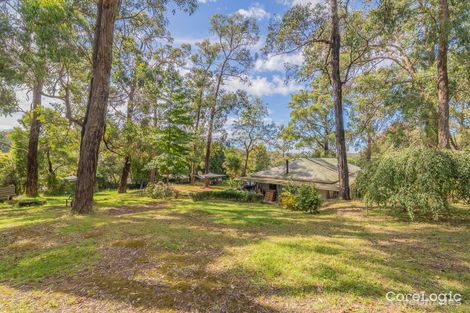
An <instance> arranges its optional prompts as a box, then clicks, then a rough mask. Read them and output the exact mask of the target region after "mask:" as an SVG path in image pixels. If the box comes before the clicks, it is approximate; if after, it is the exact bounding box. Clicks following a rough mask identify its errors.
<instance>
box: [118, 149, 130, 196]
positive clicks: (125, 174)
mask: <svg viewBox="0 0 470 313" xmlns="http://www.w3.org/2000/svg"><path fill="white" fill-rule="evenodd" d="M130 171H131V157H130V156H129V155H128V156H126V157H125V158H124V166H123V167H122V173H121V179H120V181H119V189H118V193H126V192H127V179H128V178H129V173H130Z"/></svg>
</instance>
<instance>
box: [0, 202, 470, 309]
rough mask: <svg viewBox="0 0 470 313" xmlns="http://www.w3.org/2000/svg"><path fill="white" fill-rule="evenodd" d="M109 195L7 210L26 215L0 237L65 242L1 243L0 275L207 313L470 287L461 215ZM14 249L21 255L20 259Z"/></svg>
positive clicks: (24, 284)
mask: <svg viewBox="0 0 470 313" xmlns="http://www.w3.org/2000/svg"><path fill="white" fill-rule="evenodd" d="M112 196H113V194H112V193H111V194H103V195H102V196H101V197H98V200H97V201H103V203H102V204H100V205H98V206H97V213H96V214H95V215H93V216H88V217H74V216H68V215H67V214H66V211H65V209H62V210H57V209H53V208H46V209H44V210H42V211H38V212H33V211H31V212H30V211H28V215H29V214H30V213H31V214H32V216H29V217H24V218H25V220H21V218H22V217H21V216H19V215H18V214H17V213H18V212H16V211H11V213H12V216H10V215H9V214H8V213H5V214H3V215H1V216H0V223H1V222H2V219H5V220H7V219H8V218H9V217H10V218H12V219H13V220H15V221H17V222H18V223H20V222H21V221H23V222H25V224H24V225H21V223H20V225H16V226H11V225H10V226H9V227H8V228H7V229H4V230H1V229H0V236H7V235H11V234H15V236H16V237H15V236H13V238H12V237H10V239H9V240H8V244H9V245H11V244H12V243H13V242H16V241H18V240H28V239H29V240H35V239H39V240H40V239H45V238H49V237H53V238H54V240H55V241H56V242H59V246H57V247H54V248H53V249H51V248H48V247H42V248H41V247H40V248H37V247H36V248H35V249H36V250H35V251H33V252H31V251H27V252H24V251H23V252H21V251H19V252H18V251H17V252H15V251H11V250H10V249H9V248H8V246H4V247H1V248H2V249H3V251H2V253H1V254H0V264H3V267H2V265H0V280H1V281H2V282H3V284H7V285H9V286H10V287H12V288H15V289H18V290H22V291H25V292H31V291H42V290H43V291H46V290H54V291H59V292H62V293H65V294H69V295H73V296H75V297H80V298H82V299H84V300H83V301H85V302H86V301H90V302H92V301H94V300H106V301H112V302H113V303H118V304H122V305H125V306H127V308H128V309H130V310H131V309H136V310H138V309H144V310H155V309H159V310H164V309H176V310H182V311H201V312H209V311H211V312H212V311H225V312H236V311H244V312H278V311H280V310H279V309H277V308H275V307H274V306H271V305H267V304H265V303H262V302H260V300H258V299H260V298H262V299H265V298H268V297H271V296H281V297H300V298H299V299H300V300H299V301H302V300H301V299H302V297H304V296H307V295H308V296H315V295H330V294H337V293H341V294H344V295H345V296H347V295H352V296H353V297H363V298H372V299H377V298H383V295H384V294H385V292H386V290H390V289H389V288H395V289H394V290H403V291H410V290H415V291H416V290H428V291H441V289H444V288H447V287H448V286H449V284H448V283H446V281H451V282H452V283H453V284H454V285H455V291H459V292H461V293H463V294H464V298H469V297H470V294H469V290H468V288H466V287H463V288H462V287H461V285H462V286H468V285H470V277H469V274H468V273H469V272H470V269H469V268H468V264H469V261H470V260H469V255H468V249H467V247H466V246H465V245H467V246H468V242H470V234H469V232H468V228H466V227H465V225H461V226H460V227H452V226H449V225H447V226H446V225H445V226H442V225H441V226H439V225H434V224H418V225H416V224H407V223H405V222H402V221H400V220H397V219H393V218H391V217H390V216H386V217H384V216H382V215H381V214H382V213H381V212H378V213H377V212H372V213H371V214H370V215H367V216H365V215H364V216H357V215H351V212H347V213H346V215H341V214H339V212H340V211H341V210H350V211H351V210H352V212H354V214H356V210H360V209H361V206H360V205H358V204H354V205H353V206H348V205H347V204H344V207H343V205H341V206H340V207H335V204H328V205H327V207H326V208H324V209H322V214H320V215H309V214H303V213H300V212H289V211H283V210H281V209H279V208H276V207H272V206H268V205H264V204H237V203H233V202H224V201H207V202H197V203H193V202H192V201H190V200H176V201H172V202H171V203H169V205H168V206H163V207H162V206H161V205H158V204H157V203H150V202H147V199H146V200H143V199H133V198H131V199H127V200H126V198H125V197H123V198H122V199H121V200H119V201H118V203H119V204H118V205H116V206H113V207H112V209H111V210H117V211H112V212H114V213H116V214H114V213H113V214H109V212H108V213H106V212H107V211H109V210H105V209H104V208H108V207H110V203H111V201H112V199H110V198H109V197H112ZM143 202H144V203H143ZM121 213H123V214H121ZM343 213H344V211H343ZM62 216H66V217H65V218H64V217H63V218H60V217H62ZM54 218H57V219H58V220H57V221H54ZM59 218H60V219H59ZM26 222H34V223H32V224H27V223H26ZM43 228H47V229H48V232H47V233H46V234H41V233H40V231H41V229H43ZM88 236H90V237H88ZM87 238H88V239H87ZM84 242H85V243H86V242H88V243H90V244H91V245H92V246H93V247H94V248H93V249H89V251H88V252H87V253H86V254H85V255H82V254H81V253H79V252H77V253H71V254H70V255H69V254H63V252H64V251H67V249H68V248H67V247H75V246H76V247H80V245H81V244H83V243H84ZM462 245H463V246H462ZM54 249H55V251H56V252H57V251H59V252H60V253H58V252H57V253H55V252H51V251H54ZM57 249H58V250H57ZM72 250H73V249H72ZM51 253H52V254H51ZM8 254H12V255H10V256H8ZM41 255H42V256H43V257H40V256H41ZM51 255H52V259H53V260H58V259H61V258H62V259H64V260H68V261H71V260H72V261H73V262H72V263H73V266H72V265H71V264H72V263H68V261H67V262H64V264H66V266H64V267H57V266H55V267H54V266H52V267H51V269H50V270H48V267H47V266H43V265H44V264H45V263H44V260H45V261H47V260H48V259H49V256H51ZM38 256H39V260H40V261H38V262H39V263H37V262H36V263H34V262H35V261H34V260H35V257H38ZM10 257H11V258H13V259H15V258H16V259H18V258H20V259H21V260H24V262H25V263H22V264H24V265H21V264H20V265H16V266H15V264H14V263H13V262H11V259H10ZM94 258H95V259H96V262H94V263H90V262H88V260H90V259H94ZM28 260H30V262H29V263H28ZM54 262H55V261H54ZM54 262H52V264H55V263H54ZM46 263H47V262H46ZM5 264H7V265H5ZM25 264H26V265H25ZM27 264H30V265H27ZM39 265H40V266H39ZM24 266H30V267H28V268H27V270H26V267H24ZM38 267H39V268H42V269H44V272H41V276H40V277H41V281H39V282H38V281H36V278H37V277H35V276H34V275H33V274H30V273H34V269H36V268H38ZM54 268H55V270H54ZM72 268H73V270H72ZM2 273H3V276H2ZM20 278H21V279H20ZM332 305H333V304H332ZM336 305H341V304H336ZM333 306H334V305H333ZM336 308H338V307H336ZM339 308H340V307H339ZM111 309H112V308H111Z"/></svg>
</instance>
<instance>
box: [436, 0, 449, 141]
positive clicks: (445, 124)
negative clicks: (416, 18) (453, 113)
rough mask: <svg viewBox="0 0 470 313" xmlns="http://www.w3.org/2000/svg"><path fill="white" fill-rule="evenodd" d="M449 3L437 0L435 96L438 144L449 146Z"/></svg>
mask: <svg viewBox="0 0 470 313" xmlns="http://www.w3.org/2000/svg"><path fill="white" fill-rule="evenodd" d="M449 26H450V24H449V5H448V3H447V0H439V22H438V33H439V34H438V37H439V40H438V47H439V48H438V53H437V97H438V101H439V111H438V113H439V122H438V145H439V147H441V148H448V149H449V148H450V131H449V76H448V73H447V50H448V41H449Z"/></svg>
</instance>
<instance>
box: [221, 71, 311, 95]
mask: <svg viewBox="0 0 470 313" xmlns="http://www.w3.org/2000/svg"><path fill="white" fill-rule="evenodd" d="M249 82H250V84H244V83H243V82H242V81H241V80H239V79H236V78H233V79H230V80H228V81H227V82H226V83H225V85H226V87H227V89H228V90H230V91H236V90H238V89H240V90H244V91H246V92H247V93H248V94H250V95H252V96H256V97H262V96H272V95H283V96H287V95H290V94H292V93H294V92H297V91H299V90H300V89H302V86H301V85H299V84H297V83H295V82H293V81H289V82H287V83H286V82H285V81H284V79H282V77H281V76H278V75H274V76H273V77H272V79H271V80H269V79H268V78H267V77H263V76H256V77H250V79H249Z"/></svg>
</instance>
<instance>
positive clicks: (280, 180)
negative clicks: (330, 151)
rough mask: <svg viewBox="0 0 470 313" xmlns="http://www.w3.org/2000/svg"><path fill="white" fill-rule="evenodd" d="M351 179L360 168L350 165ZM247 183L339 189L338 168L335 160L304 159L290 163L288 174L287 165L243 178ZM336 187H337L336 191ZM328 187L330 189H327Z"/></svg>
mask: <svg viewBox="0 0 470 313" xmlns="http://www.w3.org/2000/svg"><path fill="white" fill-rule="evenodd" d="M348 170H349V175H350V179H351V180H354V178H355V176H356V174H357V173H358V172H359V171H360V170H361V169H360V168H359V167H357V166H355V165H352V164H348ZM241 179H242V180H245V181H253V182H265V183H272V184H281V185H282V184H286V183H288V182H289V181H293V182H313V183H316V184H317V185H318V186H319V188H320V185H322V186H324V187H325V189H328V190H334V189H338V187H337V184H338V168H337V160H336V159H335V158H315V159H307V158H302V159H298V160H295V161H289V171H288V173H286V165H285V164H283V165H280V166H276V167H273V168H271V169H269V170H266V171H260V172H256V173H253V174H251V175H249V176H247V177H241ZM334 186H336V187H335V188H334V189H331V188H333V187H334ZM326 187H328V188H326Z"/></svg>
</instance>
